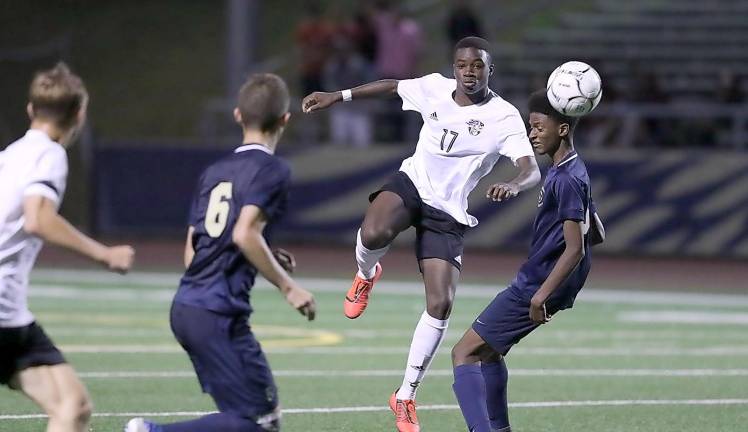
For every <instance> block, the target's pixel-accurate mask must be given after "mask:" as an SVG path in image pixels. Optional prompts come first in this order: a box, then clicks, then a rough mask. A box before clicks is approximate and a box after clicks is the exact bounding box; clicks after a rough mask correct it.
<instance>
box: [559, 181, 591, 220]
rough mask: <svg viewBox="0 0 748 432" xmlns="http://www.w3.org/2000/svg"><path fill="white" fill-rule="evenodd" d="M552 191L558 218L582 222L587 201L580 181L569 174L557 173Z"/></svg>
mask: <svg viewBox="0 0 748 432" xmlns="http://www.w3.org/2000/svg"><path fill="white" fill-rule="evenodd" d="M553 191H554V194H555V195H556V203H558V218H559V220H573V221H580V222H584V220H585V213H586V209H587V208H588V204H589V203H588V202H587V194H586V192H585V191H584V188H583V187H582V185H581V184H580V182H579V181H578V180H577V179H575V178H574V177H572V176H570V175H559V176H558V177H556V182H555V184H554V187H553Z"/></svg>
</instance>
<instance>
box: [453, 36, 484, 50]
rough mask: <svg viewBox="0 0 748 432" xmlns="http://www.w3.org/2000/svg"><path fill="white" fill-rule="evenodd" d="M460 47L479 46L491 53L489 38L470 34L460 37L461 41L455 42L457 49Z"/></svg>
mask: <svg viewBox="0 0 748 432" xmlns="http://www.w3.org/2000/svg"><path fill="white" fill-rule="evenodd" d="M460 48H478V49H481V50H483V51H485V52H487V53H489V54H491V44H489V43H488V41H487V40H485V39H483V38H482V37H478V36H468V37H464V38H462V39H460V41H459V42H457V43H456V44H455V51H457V50H458V49H460Z"/></svg>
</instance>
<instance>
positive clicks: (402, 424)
mask: <svg viewBox="0 0 748 432" xmlns="http://www.w3.org/2000/svg"><path fill="white" fill-rule="evenodd" d="M390 409H391V410H392V412H393V413H395V426H397V430H398V432H420V430H421V426H420V425H419V424H418V416H416V401H414V400H412V399H406V400H402V399H398V398H397V390H395V392H394V393H392V396H390Z"/></svg>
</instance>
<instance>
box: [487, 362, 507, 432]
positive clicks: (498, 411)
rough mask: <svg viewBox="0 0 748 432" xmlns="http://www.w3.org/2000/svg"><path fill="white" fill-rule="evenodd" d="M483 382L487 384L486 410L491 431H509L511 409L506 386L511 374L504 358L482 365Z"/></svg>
mask: <svg viewBox="0 0 748 432" xmlns="http://www.w3.org/2000/svg"><path fill="white" fill-rule="evenodd" d="M481 372H482V373H483V380H484V381H485V383H486V408H487V409H488V420H489V421H490V423H491V430H494V431H496V430H498V431H505V430H506V431H508V430H509V408H508V405H507V398H506V387H507V386H506V384H507V381H508V380H509V373H508V371H507V369H506V363H504V358H503V357H502V359H501V360H500V361H498V362H494V363H483V364H481Z"/></svg>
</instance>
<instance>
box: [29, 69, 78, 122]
mask: <svg viewBox="0 0 748 432" xmlns="http://www.w3.org/2000/svg"><path fill="white" fill-rule="evenodd" d="M87 102H88V91H87V90H86V86H85V85H84V84H83V81H82V80H81V79H80V77H79V76H77V75H75V74H74V73H73V72H71V71H70V68H69V67H68V66H67V65H66V64H65V63H63V62H59V63H57V64H56V65H55V66H54V67H53V68H51V69H47V70H42V71H39V72H37V73H36V75H34V79H33V80H32V81H31V85H30V86H29V103H30V104H31V109H32V115H33V117H34V118H35V119H41V120H47V121H52V122H54V123H55V124H56V125H57V126H58V127H62V128H68V127H70V126H72V125H73V124H74V123H75V120H76V117H77V116H78V113H79V112H80V110H81V109H83V108H84V107H85V104H86V103H87Z"/></svg>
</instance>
